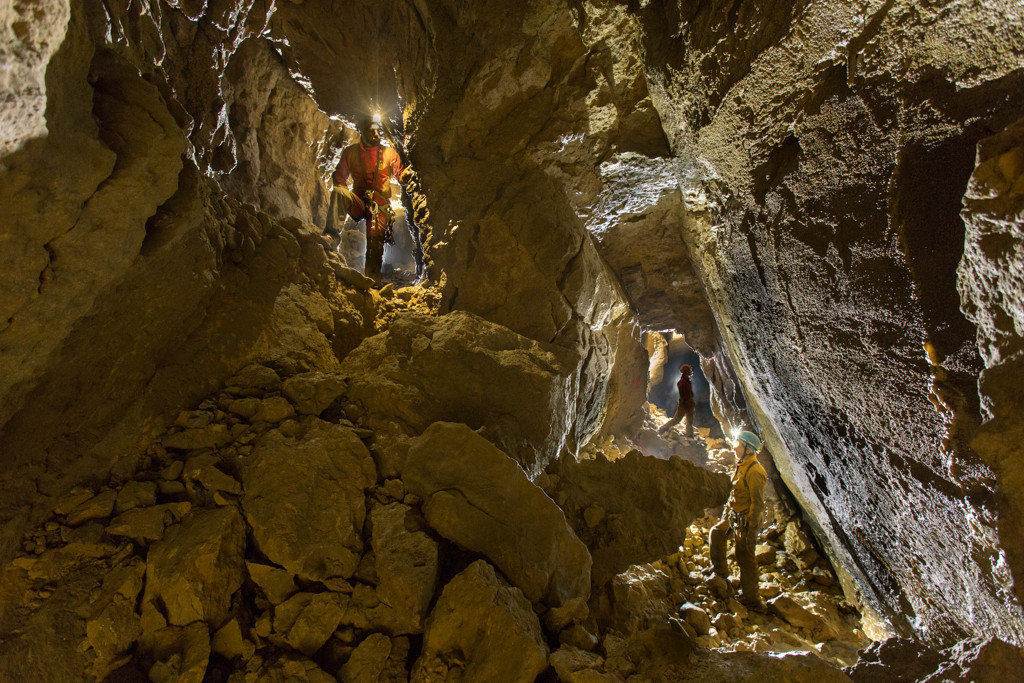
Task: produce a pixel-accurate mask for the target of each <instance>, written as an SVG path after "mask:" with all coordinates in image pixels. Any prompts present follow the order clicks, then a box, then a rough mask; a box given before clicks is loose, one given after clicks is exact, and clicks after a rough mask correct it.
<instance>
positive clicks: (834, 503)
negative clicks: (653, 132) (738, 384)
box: [636, 2, 1024, 643]
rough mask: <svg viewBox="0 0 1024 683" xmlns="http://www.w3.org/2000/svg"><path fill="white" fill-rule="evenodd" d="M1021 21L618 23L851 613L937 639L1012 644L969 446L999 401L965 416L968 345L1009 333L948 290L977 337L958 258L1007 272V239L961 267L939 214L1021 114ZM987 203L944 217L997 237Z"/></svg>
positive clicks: (999, 485) (968, 12)
mask: <svg viewBox="0 0 1024 683" xmlns="http://www.w3.org/2000/svg"><path fill="white" fill-rule="evenodd" d="M1019 14H1020V8H1019V7H1017V6H1013V5H1012V4H1011V3H993V4H981V3H961V2H950V3H930V4H928V5H925V6H922V5H921V4H920V3H902V2H885V3H882V2H878V3H871V2H868V3H854V4H849V3H843V4H839V3H835V4H833V3H808V2H795V3H793V2H777V3H771V4H770V5H768V6H763V5H758V6H757V7H756V8H755V6H754V5H753V4H750V3H716V2H711V3H701V4H699V5H685V4H683V3H664V4H659V5H657V6H654V5H648V6H641V7H638V8H637V14H636V16H637V20H638V21H639V22H640V24H641V25H642V27H643V35H644V37H645V43H644V47H645V50H646V64H647V66H648V69H649V71H648V74H649V81H650V83H651V87H652V92H653V93H654V96H655V101H656V103H657V106H658V110H659V113H660V115H661V117H662V121H663V123H664V126H665V130H666V131H668V134H669V137H670V139H671V143H672V149H673V152H674V154H675V157H676V159H677V162H678V164H679V175H680V178H681V182H682V187H683V192H684V196H685V197H687V198H688V205H689V207H690V209H691V219H690V220H688V221H686V222H685V223H684V225H685V228H684V229H685V234H686V241H687V244H688V246H689V248H690V250H691V252H690V253H691V255H692V257H693V259H694V260H695V261H696V262H697V263H699V264H700V266H699V271H700V273H701V276H702V278H703V282H704V284H705V286H706V288H707V291H708V296H709V299H710V301H711V306H712V308H713V309H714V311H715V315H716V319H717V320H718V321H719V323H720V330H721V333H722V337H723V339H724V342H725V344H726V346H727V347H728V348H729V350H730V356H731V358H732V361H733V363H734V366H735V368H736V370H737V372H738V374H739V376H740V377H741V381H742V385H743V388H744V394H745V396H746V398H747V400H748V402H749V403H750V404H751V406H752V408H753V409H754V411H755V412H756V414H757V416H758V422H759V424H760V426H761V428H762V429H763V430H764V435H765V437H766V438H767V441H768V444H769V447H770V448H771V451H772V453H773V455H774V456H775V460H776V463H777V464H778V465H779V467H780V470H782V471H783V473H784V476H785V478H786V480H787V483H788V484H789V486H790V488H791V489H792V490H793V492H794V493H795V494H796V496H797V497H798V499H799V500H800V502H801V504H802V506H803V507H804V509H805V512H806V514H808V515H809V516H810V518H811V519H812V520H813V521H814V523H815V524H816V525H817V527H818V530H819V536H820V538H821V539H822V540H823V541H824V542H825V543H826V545H827V546H829V547H831V549H832V552H834V553H835V554H836V555H838V557H839V558H840V560H841V564H843V565H845V566H846V567H848V568H850V570H851V572H852V574H853V575H854V576H855V577H856V580H857V581H856V582H857V583H858V584H859V585H860V587H861V589H862V590H864V591H866V596H865V597H867V598H868V601H869V602H873V603H875V604H878V605H881V606H882V608H883V610H884V611H885V612H886V613H887V614H888V616H889V617H890V618H892V619H893V623H894V625H895V626H896V627H897V629H898V630H901V631H910V630H914V631H916V632H917V633H918V635H921V636H923V637H925V638H930V639H935V640H938V641H941V640H943V639H950V638H956V637H957V636H958V635H959V634H963V633H975V632H978V631H979V630H980V631H990V632H995V633H999V634H1000V635H1001V637H1003V638H1006V639H1007V640H1010V641H1011V642H1018V643H1019V642H1020V640H1021V637H1022V631H1021V624H1022V622H1021V610H1020V607H1019V602H1018V600H1015V599H1014V598H1013V596H1014V593H1015V591H1016V595H1017V598H1018V599H1019V596H1020V588H1019V587H1020V585H1021V584H1020V582H1019V577H1020V576H1021V574H1020V572H1021V569H1022V565H1021V564H1020V563H1019V561H1018V560H1016V559H1015V558H1016V557H1017V556H1018V554H1019V550H1018V546H1019V540H1018V539H1017V538H1016V537H1015V535H1014V534H1012V533H1007V532H1008V527H1007V526H1006V525H1007V524H1008V523H1011V520H1013V519H1016V518H1017V514H1018V513H1017V509H1018V508H1019V501H1020V496H1021V490H1020V488H1019V486H1018V485H1017V483H1016V478H1017V475H1016V471H1017V466H1016V465H1013V464H1012V458H1010V457H1008V453H1007V450H1006V448H1005V447H1006V442H1005V441H1004V442H1002V443H1001V448H993V447H992V445H991V444H992V442H988V444H989V447H988V448H987V449H986V448H983V447H981V446H980V445H978V443H977V442H976V443H975V444H973V445H972V443H971V439H972V437H974V435H975V434H976V433H977V426H978V424H979V423H980V422H981V420H982V419H986V418H987V419H989V422H987V423H986V427H985V428H983V430H982V433H983V434H984V433H992V430H993V429H994V427H995V422H994V421H993V420H992V418H993V417H995V416H998V415H1000V414H1002V411H1006V410H1013V409H1015V406H1016V405H1017V404H1016V402H1015V401H1014V400H1012V399H1011V400H1007V399H1006V398H997V396H1001V394H1000V392H1001V391H1003V390H999V389H996V388H995V386H998V383H996V382H993V385H994V386H993V387H992V388H987V387H986V386H985V384H986V382H985V381H984V380H983V382H982V386H981V399H982V401H983V402H984V403H985V404H986V407H985V410H984V412H982V411H980V410H979V389H978V374H979V372H980V371H981V369H982V364H981V362H980V359H979V355H978V350H979V346H981V347H982V348H983V349H984V348H986V347H989V346H990V345H991V344H992V342H991V341H990V339H991V338H992V337H993V336H994V335H995V333H994V332H993V331H992V329H993V328H998V329H999V330H1002V332H1000V334H1007V330H1008V329H1009V328H1010V327H1012V325H1010V324H1009V323H1008V320H1007V318H1005V317H1000V314H999V313H998V311H999V310H1000V307H1001V306H1003V305H1005V303H1006V300H1005V299H1003V300H1000V297H998V296H996V295H993V294H991V292H990V293H989V294H987V295H981V294H980V293H979V290H980V289H981V287H980V286H979V285H978V284H977V283H978V282H979V279H978V277H977V276H975V277H974V278H973V279H971V277H970V276H969V277H968V279H969V280H971V281H972V282H973V283H975V284H974V285H973V286H974V289H973V290H972V291H973V294H974V297H975V298H979V299H981V301H980V302H978V303H971V301H970V299H969V297H964V299H965V301H964V307H965V310H968V309H975V307H977V308H976V309H975V310H976V313H975V314H974V315H973V316H972V318H976V319H981V320H983V321H989V322H988V324H987V325H986V326H987V327H988V328H989V329H988V330H986V326H983V327H982V328H981V330H980V332H981V333H980V335H978V337H977V339H976V333H975V329H974V327H973V326H972V325H971V324H969V323H968V321H967V320H966V319H965V317H964V315H963V314H962V313H961V312H960V306H961V297H960V296H958V294H957V289H956V287H957V279H956V268H957V265H958V263H959V262H960V260H961V256H963V257H964V263H965V265H964V266H962V268H964V269H966V270H967V271H969V272H973V273H977V272H978V271H979V270H980V271H1001V272H1008V271H1009V270H1012V269H1013V265H1012V264H1013V263H1014V262H1015V259H1019V252H1015V251H1014V250H1013V248H1010V247H1009V241H1006V242H1003V243H1001V244H1002V245H1003V246H1004V247H1005V249H1004V250H1002V251H1000V250H995V249H993V248H992V247H991V246H990V247H989V248H988V249H987V250H986V252H985V255H984V256H981V255H980V253H979V251H978V248H975V247H971V245H972V244H974V243H976V241H977V240H978V239H979V238H977V237H971V238H970V239H969V240H968V249H967V253H966V255H965V246H964V233H965V231H964V221H963V220H962V219H961V216H960V208H961V197H963V195H964V191H965V189H966V188H967V181H968V178H969V177H970V175H971V173H972V170H973V168H974V165H975V149H976V146H977V145H978V143H979V141H982V140H984V139H985V138H987V137H988V136H991V135H992V134H993V133H998V132H999V131H1001V130H1002V129H1003V128H1004V127H1006V126H1007V125H1009V124H1011V123H1012V122H1013V121H1014V120H1015V119H1016V118H1017V117H1018V116H1019V114H1020V112H1021V92H1022V91H1021V87H1020V86H1021V79H1022V76H1024V74H1022V72H1021V69H1020V56H1021V51H1022V47H1024V34H1022V32H1021V30H1020V23H1019V19H1020V16H1019ZM989 146H996V145H995V144H994V143H991V144H990V145H989ZM990 163H994V162H990ZM1014 173H1015V171H1012V170H1011V171H1007V174H1008V177H1013V174H1014ZM1003 182H1004V183H1005V182H1008V181H1003ZM972 187H974V186H972ZM974 191H975V192H977V190H974ZM972 196H973V195H972ZM1007 201H1008V202H1009V204H1001V205H1000V206H999V208H998V209H994V212H995V214H996V216H995V217H991V218H990V217H988V216H987V215H986V214H985V212H982V215H981V216H979V217H977V218H975V217H974V212H973V211H972V210H971V209H970V208H968V209H967V211H966V212H965V216H967V217H968V220H969V221H971V223H976V224H979V225H983V224H984V225H987V224H989V223H1000V222H1001V225H1003V226H1004V227H1003V229H1002V230H1001V231H1000V234H1002V235H1004V237H1003V238H1002V239H1004V240H1007V238H1008V236H1009V233H1008V232H1007V230H1008V228H1006V227H1005V226H1006V222H1007V216H1008V215H1012V210H1010V209H1008V206H1012V201H1013V200H1012V199H1008V200H1007ZM988 210H989V209H986V211H988ZM1011 222H1012V221H1011ZM979 229H980V228H979ZM989 244H992V242H991V241H990V242H989ZM1016 263H1017V264H1018V265H1019V260H1016ZM972 264H973V265H972ZM993 264H998V265H993ZM1000 277H1002V276H1000ZM995 282H998V279H997V280H995V281H992V283H993V284H995ZM1004 291H1005V292H1006V293H1005V294H1004V295H1003V296H1004V297H1007V298H1008V299H1012V298H1013V297H1014V294H1013V292H1014V291H1015V290H1014V288H1013V287H1010V288H1007V289H1004ZM994 301H997V302H998V303H994ZM1017 303H1019V300H1017ZM993 309H994V310H993ZM997 317H999V318H1000V319H1001V321H1002V322H1001V323H998V324H997V323H994V322H991V321H992V320H993V319H994V318H997ZM1017 329H1018V330H1019V328H1017ZM1009 334H1010V337H1013V335H1014V333H1009ZM990 358H991V357H990ZM1007 360H1009V359H1003V368H1002V369H1001V370H1000V371H999V372H1001V373H1007V372H1008V371H1009V367H1008V366H1007V365H1006V361H1007ZM988 362H989V363H991V362H992V361H991V359H990V360H989V361H988ZM1010 363H1011V364H1012V361H1010ZM989 372H990V371H986V375H987V374H988V373H989ZM994 374H995V373H993V375H994ZM1004 376H1005V375H1004ZM975 445H977V450H975ZM996 453H998V455H997V454H996ZM998 532H1001V533H999V537H998V538H997V533H998ZM1007 558H1009V562H1007ZM1015 577H1016V579H1017V580H1016V581H1015Z"/></svg>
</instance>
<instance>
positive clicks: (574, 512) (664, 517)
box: [547, 451, 729, 584]
mask: <svg viewBox="0 0 1024 683" xmlns="http://www.w3.org/2000/svg"><path fill="white" fill-rule="evenodd" d="M552 472H554V473H556V474H557V476H555V477H549V478H547V481H548V482H551V484H550V486H549V488H548V493H549V494H550V495H551V496H552V497H553V498H554V499H555V500H556V501H557V502H558V504H559V505H560V506H561V508H562V509H563V510H564V511H565V516H566V518H567V519H568V520H569V523H570V524H571V525H572V527H573V529H575V531H576V534H577V535H578V536H579V537H580V538H581V539H583V541H584V543H586V544H587V547H588V548H590V552H591V555H593V558H594V569H593V574H594V582H595V584H599V583H602V582H604V581H606V580H607V579H608V578H610V577H611V576H614V575H615V574H618V573H619V572H621V571H624V570H625V569H626V568H627V567H629V566H630V565H634V564H643V563H645V562H653V561H654V560H657V559H660V558H662V557H664V556H666V555H668V554H671V553H673V552H675V551H676V550H677V549H678V548H679V546H681V545H682V544H683V541H684V540H685V539H686V529H687V528H688V527H689V526H690V524H691V523H692V522H693V520H694V519H696V518H698V517H701V516H703V514H704V510H705V509H706V508H711V507H716V506H718V505H722V504H723V503H725V501H726V499H727V498H728V496H729V478H728V477H727V476H725V475H723V474H716V473H715V472H712V471H710V470H707V469H704V468H702V467H697V466H695V465H694V464H693V463H690V462H688V461H686V460H682V459H681V458H670V459H669V460H661V459H659V458H652V457H647V456H644V455H641V454H640V453H639V452H638V451H631V452H629V453H628V454H627V455H626V456H625V457H623V458H620V459H618V460H607V459H605V458H603V457H598V458H597V459H595V460H584V461H581V462H576V461H575V460H573V459H572V458H567V457H563V458H562V459H561V460H559V462H558V466H557V467H556V468H553V469H552Z"/></svg>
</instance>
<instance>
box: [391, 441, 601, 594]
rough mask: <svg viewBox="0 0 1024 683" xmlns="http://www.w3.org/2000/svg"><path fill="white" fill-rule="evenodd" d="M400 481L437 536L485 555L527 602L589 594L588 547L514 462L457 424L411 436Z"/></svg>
mask: <svg viewBox="0 0 1024 683" xmlns="http://www.w3.org/2000/svg"><path fill="white" fill-rule="evenodd" d="M402 480H403V481H404V482H405V484H406V486H407V487H408V489H409V490H410V491H412V492H413V493H415V494H416V495H418V496H420V497H421V498H422V499H423V513H424V515H425V516H426V518H427V522H428V523H429V524H430V526H431V527H433V528H434V529H436V530H437V532H438V533H439V534H441V535H442V536H444V537H445V538H448V539H450V540H452V541H454V542H456V543H458V544H459V545H461V546H463V547H465V548H468V549H470V550H472V551H474V552H479V553H481V554H483V555H485V556H487V557H488V558H490V559H491V560H492V561H493V562H494V564H495V565H496V566H497V567H498V568H499V569H501V570H502V572H503V573H504V574H505V576H507V577H508V578H509V580H510V581H511V582H512V584H513V585H515V586H516V587H518V588H519V589H521V590H522V591H523V593H524V594H525V595H526V597H527V598H529V599H530V600H531V601H532V602H537V601H544V602H545V603H546V604H548V605H551V606H555V607H557V606H559V605H561V604H562V603H564V602H566V601H567V600H571V599H572V598H578V597H583V598H586V597H587V596H589V594H590V563H591V560H590V553H588V552H587V549H586V547H585V546H584V545H583V543H582V542H580V540H579V539H578V538H577V537H576V534H575V533H573V530H572V529H571V528H569V526H568V524H567V523H566V521H565V517H564V516H563V514H562V511H561V510H560V509H559V508H558V506H557V505H555V503H554V502H553V501H552V500H551V499H550V498H548V497H547V496H546V495H545V494H544V492H543V491H541V490H540V489H539V488H537V487H536V486H535V485H534V484H533V483H531V482H530V480H529V479H527V477H526V474H525V473H524V472H523V470H522V469H521V468H520V467H519V465H518V464H516V462H515V461H514V460H512V459H511V458H509V457H508V456H507V455H505V454H504V453H502V452H501V451H500V450H498V449H497V448H495V447H494V446H493V445H492V444H491V443H489V442H488V441H487V440H486V439H484V438H483V437H481V436H479V435H478V434H477V433H476V432H474V431H473V430H471V429H470V428H469V427H467V426H466V425H463V424H454V423H448V422H438V423H435V424H433V425H431V426H430V427H429V428H428V429H427V430H426V431H425V432H424V433H423V434H422V435H421V436H419V437H418V438H416V439H413V440H412V442H411V446H410V448H409V453H408V457H407V458H406V460H405V462H404V464H403V465H402Z"/></svg>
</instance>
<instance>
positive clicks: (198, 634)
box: [145, 623, 210, 683]
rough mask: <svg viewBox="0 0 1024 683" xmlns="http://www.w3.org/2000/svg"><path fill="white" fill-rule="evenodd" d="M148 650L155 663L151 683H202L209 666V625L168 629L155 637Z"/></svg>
mask: <svg viewBox="0 0 1024 683" xmlns="http://www.w3.org/2000/svg"><path fill="white" fill-rule="evenodd" d="M145 648H146V650H147V652H148V654H149V656H151V657H152V658H153V659H154V660H155V662H154V664H153V666H152V667H150V670H149V680H150V682H151V683H202V682H203V680H204V679H205V677H206V667H207V666H208V665H209V662H210V634H209V632H208V631H207V626H206V624H203V623H193V624H189V625H188V626H185V627H183V628H178V627H173V626H172V627H169V628H164V629H161V630H159V631H157V632H155V633H153V634H152V636H151V639H150V640H149V641H148V642H147V643H146V645H145Z"/></svg>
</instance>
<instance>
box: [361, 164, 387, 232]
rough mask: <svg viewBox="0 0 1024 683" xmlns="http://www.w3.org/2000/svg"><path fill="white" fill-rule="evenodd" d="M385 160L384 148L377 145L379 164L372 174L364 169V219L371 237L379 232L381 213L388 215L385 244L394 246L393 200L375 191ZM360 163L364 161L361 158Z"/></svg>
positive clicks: (385, 227)
mask: <svg viewBox="0 0 1024 683" xmlns="http://www.w3.org/2000/svg"><path fill="white" fill-rule="evenodd" d="M383 160H384V147H383V146H382V145H380V144H378V145H377V162H376V164H375V167H374V170H373V173H372V174H367V173H366V169H365V168H363V180H364V181H365V183H366V186H367V188H369V189H367V190H366V191H365V192H364V193H363V218H365V219H366V234H367V237H369V235H370V233H371V232H376V230H377V216H379V215H380V213H381V211H384V212H385V214H386V223H385V226H384V235H383V238H384V244H388V245H392V244H394V243H395V232H394V228H393V226H394V223H395V211H394V209H392V208H391V200H390V199H388V197H386V196H385V195H384V194H383V193H382V192H378V191H377V190H375V189H373V187H374V184H375V182H376V180H377V178H378V177H379V176H380V169H381V164H382V162H383ZM360 162H362V159H361V158H360ZM377 197H380V199H381V200H382V201H383V205H382V204H381V203H380V202H378V201H377Z"/></svg>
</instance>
